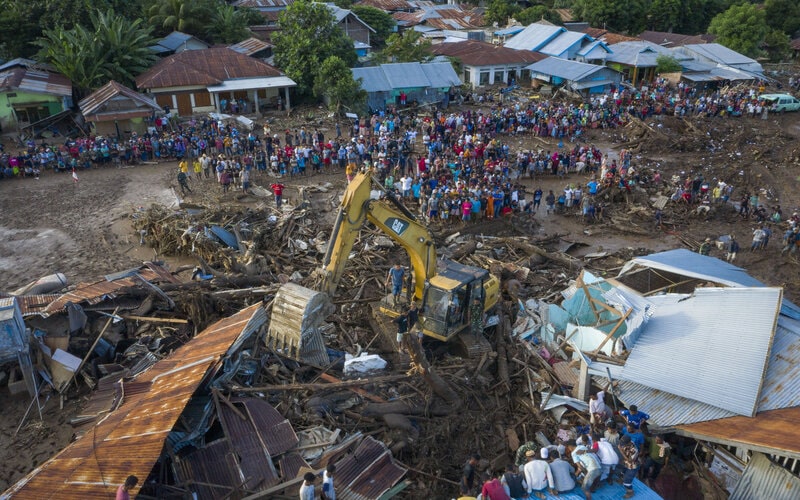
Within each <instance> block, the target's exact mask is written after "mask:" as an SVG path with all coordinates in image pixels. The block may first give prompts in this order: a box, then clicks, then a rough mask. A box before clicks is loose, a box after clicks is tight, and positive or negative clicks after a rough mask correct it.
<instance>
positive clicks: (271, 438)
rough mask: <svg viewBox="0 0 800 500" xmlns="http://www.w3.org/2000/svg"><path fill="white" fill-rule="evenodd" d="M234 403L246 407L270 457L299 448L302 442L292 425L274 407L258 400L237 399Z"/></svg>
mask: <svg viewBox="0 0 800 500" xmlns="http://www.w3.org/2000/svg"><path fill="white" fill-rule="evenodd" d="M234 401H236V402H241V403H242V404H243V405H244V407H245V409H246V411H247V414H248V415H249V416H250V418H251V419H252V421H253V426H254V427H255V429H256V430H257V431H258V434H259V436H261V439H262V440H263V441H264V444H265V445H266V446H267V452H268V453H269V454H270V455H272V456H278V455H280V454H282V453H286V452H287V451H289V450H291V449H292V448H294V447H295V446H297V443H298V442H299V441H300V440H299V439H298V437H297V434H295V432H294V429H293V428H292V424H291V423H290V422H289V421H288V420H287V419H286V418H284V416H283V415H281V414H280V413H278V410H276V409H275V408H273V407H272V405H270V404H269V403H267V402H266V401H264V400H262V399H257V398H243V399H238V400H237V399H235V400H234Z"/></svg>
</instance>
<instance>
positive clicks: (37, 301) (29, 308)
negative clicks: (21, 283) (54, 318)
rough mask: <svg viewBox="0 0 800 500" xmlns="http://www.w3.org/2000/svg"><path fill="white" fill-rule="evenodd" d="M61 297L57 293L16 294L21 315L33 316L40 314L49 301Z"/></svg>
mask: <svg viewBox="0 0 800 500" xmlns="http://www.w3.org/2000/svg"><path fill="white" fill-rule="evenodd" d="M59 297H61V295H59V294H57V293H45V294H40V295H19V296H17V303H18V304H19V308H20V311H22V317H23V318H24V317H26V316H35V315H36V314H40V313H41V312H42V311H43V310H44V309H45V308H46V307H47V306H48V305H49V304H50V303H51V302H53V301H54V300H56V299H57V298H59Z"/></svg>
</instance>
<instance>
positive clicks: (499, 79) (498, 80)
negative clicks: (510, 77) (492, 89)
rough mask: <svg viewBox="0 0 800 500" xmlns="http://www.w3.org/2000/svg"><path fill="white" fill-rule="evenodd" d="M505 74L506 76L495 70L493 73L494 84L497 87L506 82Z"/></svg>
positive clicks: (503, 72) (502, 72)
mask: <svg viewBox="0 0 800 500" xmlns="http://www.w3.org/2000/svg"><path fill="white" fill-rule="evenodd" d="M505 74H506V72H505V71H502V70H500V71H497V70H495V72H494V84H495V85H498V84H503V83H505V82H506V79H505Z"/></svg>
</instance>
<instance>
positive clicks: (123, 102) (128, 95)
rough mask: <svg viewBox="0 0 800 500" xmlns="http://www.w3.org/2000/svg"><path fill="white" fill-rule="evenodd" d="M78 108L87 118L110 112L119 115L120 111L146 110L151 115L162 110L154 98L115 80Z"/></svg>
mask: <svg viewBox="0 0 800 500" xmlns="http://www.w3.org/2000/svg"><path fill="white" fill-rule="evenodd" d="M78 107H79V108H80V109H81V113H82V114H83V116H85V117H88V116H90V115H96V114H98V113H107V112H109V111H111V112H112V113H119V112H120V111H131V110H136V111H139V110H141V109H143V108H144V109H145V111H147V112H148V113H150V112H151V111H153V110H155V111H160V110H161V106H159V105H158V104H157V103H156V100H155V99H154V98H153V97H152V96H147V95H145V94H140V93H139V92H136V91H135V90H131V89H129V88H128V87H126V86H125V85H122V84H121V83H117V82H115V81H114V80H111V81H109V82H108V83H107V84H105V85H103V86H102V87H100V88H99V89H97V90H95V91H94V92H92V93H91V94H89V95H88V96H87V97H85V98H84V99H82V100H81V102H79V103H78Z"/></svg>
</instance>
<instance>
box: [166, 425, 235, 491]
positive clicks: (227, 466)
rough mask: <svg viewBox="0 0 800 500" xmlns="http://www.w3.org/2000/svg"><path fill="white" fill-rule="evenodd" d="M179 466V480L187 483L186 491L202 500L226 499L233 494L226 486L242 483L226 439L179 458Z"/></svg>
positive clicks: (231, 489) (177, 471)
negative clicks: (188, 490)
mask: <svg viewBox="0 0 800 500" xmlns="http://www.w3.org/2000/svg"><path fill="white" fill-rule="evenodd" d="M175 463H176V465H177V467H176V468H175V472H176V474H177V476H178V480H179V481H180V482H182V483H186V488H188V489H190V490H191V491H192V492H193V493H195V494H197V498H199V499H201V500H205V499H208V500H212V499H216V498H225V497H226V496H227V495H229V494H230V493H231V492H232V491H233V488H231V487H228V486H226V485H229V484H239V483H241V482H242V478H240V477H238V474H236V473H235V472H234V471H235V470H236V468H235V463H234V457H233V454H232V453H231V452H230V445H229V444H228V443H227V441H226V440H224V439H219V440H217V441H214V442H213V443H209V444H207V445H206V446H204V447H203V448H200V449H197V450H195V451H193V452H191V453H189V454H188V455H186V456H185V457H176V459H175Z"/></svg>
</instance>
